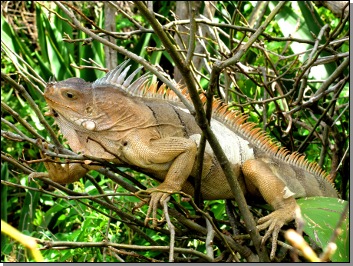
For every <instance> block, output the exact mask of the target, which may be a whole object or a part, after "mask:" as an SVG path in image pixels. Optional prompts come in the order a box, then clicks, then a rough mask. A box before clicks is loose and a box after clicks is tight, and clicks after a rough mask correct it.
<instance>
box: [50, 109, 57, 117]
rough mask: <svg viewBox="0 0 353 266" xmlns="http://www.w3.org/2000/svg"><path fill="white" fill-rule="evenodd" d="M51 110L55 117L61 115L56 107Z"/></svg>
mask: <svg viewBox="0 0 353 266" xmlns="http://www.w3.org/2000/svg"><path fill="white" fill-rule="evenodd" d="M51 111H52V113H53V116H54V117H58V116H59V114H58V112H57V111H55V110H54V109H52V110H51Z"/></svg>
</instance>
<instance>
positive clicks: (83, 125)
mask: <svg viewBox="0 0 353 266" xmlns="http://www.w3.org/2000/svg"><path fill="white" fill-rule="evenodd" d="M127 64H128V61H125V62H123V63H122V64H120V65H119V66H118V67H117V68H116V69H114V70H112V71H110V72H109V73H108V74H107V75H106V76H105V77H103V78H100V79H97V80H96V81H95V82H93V83H89V82H86V81H84V80H82V79H80V78H69V79H66V80H63V81H60V82H49V83H48V84H47V87H46V89H45V92H44V97H45V99H46V101H47V103H48V106H49V108H50V115H52V116H53V117H54V119H55V121H56V123H57V124H58V125H59V128H60V130H61V132H62V134H63V135H64V137H65V138H66V139H67V140H68V143H69V145H70V147H71V149H72V150H73V151H75V152H80V153H82V154H85V155H90V156H94V157H98V158H102V159H105V160H107V161H109V162H112V163H115V164H117V165H130V166H133V167H137V168H138V169H140V171H141V172H143V173H146V174H150V175H152V176H154V177H155V178H156V179H157V180H158V181H159V182H160V184H159V185H158V186H157V187H156V188H150V189H148V190H147V192H148V193H150V195H151V197H150V201H149V209H148V213H147V216H146V222H148V220H149V219H150V218H149V216H150V215H151V216H152V218H153V219H152V220H153V225H156V211H157V208H158V206H159V204H160V205H162V204H163V203H164V202H165V201H166V200H167V199H168V197H169V195H170V194H171V193H172V192H176V191H183V192H185V193H187V194H190V195H191V196H193V195H194V186H193V177H195V176H197V173H198V169H197V164H196V161H197V158H196V157H197V151H198V145H199V143H200V138H201V133H202V131H201V129H200V128H199V126H198V125H197V123H196V121H195V118H194V117H193V116H192V115H191V114H190V113H189V111H188V110H187V109H186V108H185V106H184V105H183V104H182V103H181V102H180V101H179V100H178V97H177V96H176V95H175V94H174V93H173V92H172V91H170V90H167V89H166V88H165V86H163V85H162V86H161V87H159V88H157V83H153V84H148V76H147V75H143V76H141V77H140V78H138V79H136V80H135V81H134V82H132V81H133V79H134V77H135V76H136V74H137V73H138V72H139V70H140V69H141V68H139V69H137V70H135V71H134V72H133V73H132V74H130V75H129V76H127V73H128V71H129V68H130V66H127ZM183 93H184V94H185V95H186V96H187V93H186V91H184V92H183ZM203 101H205V99H203ZM210 124H211V129H212V130H213V131H214V133H215V135H216V137H217V139H218V141H219V142H220V145H221V146H222V148H223V149H224V151H225V153H226V155H227V158H228V159H229V161H230V162H231V164H232V167H233V170H234V172H235V173H236V175H237V178H238V180H239V183H240V185H241V188H242V190H243V192H244V194H245V196H246V197H247V198H258V197H259V198H262V199H264V200H265V201H266V202H267V203H269V204H270V205H271V206H272V207H273V208H274V211H273V212H272V213H271V214H269V215H268V216H265V217H263V218H261V219H259V221H258V229H259V230H263V229H266V228H268V230H267V232H266V233H265V235H264V237H263V240H262V241H263V243H264V242H265V241H266V240H267V239H268V238H269V237H270V236H272V251H271V257H273V256H274V254H275V251H276V243H277V237H278V233H279V230H280V228H281V227H282V226H283V225H284V224H285V223H287V222H289V221H292V220H293V219H295V212H296V210H297V208H299V207H298V205H297V203H296V201H295V198H299V197H310V196H327V197H338V193H337V191H336V190H335V188H334V186H333V184H332V183H331V181H330V179H329V175H328V174H326V173H325V172H324V171H323V170H322V169H321V168H320V167H319V166H318V165H317V164H316V163H312V162H308V161H307V160H306V159H305V157H304V156H303V155H300V154H298V153H296V152H294V153H290V152H289V151H288V150H287V149H285V148H283V147H280V146H279V145H278V144H277V143H276V142H274V141H273V140H272V139H271V138H270V137H269V136H268V135H267V134H266V133H265V132H263V131H262V130H261V129H260V128H258V127H256V125H255V124H254V123H250V122H246V116H245V115H244V114H241V113H240V112H237V111H232V110H228V106H227V105H225V104H222V103H221V102H220V101H219V100H215V101H214V108H213V116H212V119H211V123H210ZM45 166H46V168H47V170H48V173H49V176H50V178H51V179H52V180H54V181H56V182H58V183H63V184H66V183H72V182H74V181H76V180H78V179H80V178H81V177H83V176H84V175H85V174H86V173H87V172H88V171H89V170H90V169H97V167H98V166H90V165H85V166H84V167H83V166H81V164H78V163H75V164H72V165H70V166H65V167H62V166H61V165H60V164H56V163H48V162H46V163H45ZM201 196H202V199H204V200H215V199H231V198H233V196H232V192H231V189H230V187H229V185H228V182H227V179H226V177H225V175H224V173H223V171H222V169H221V166H220V164H219V163H218V161H217V159H216V157H215V155H214V153H213V151H212V149H211V147H210V146H209V145H208V144H207V145H206V149H205V154H204V161H203V166H202V177H201Z"/></svg>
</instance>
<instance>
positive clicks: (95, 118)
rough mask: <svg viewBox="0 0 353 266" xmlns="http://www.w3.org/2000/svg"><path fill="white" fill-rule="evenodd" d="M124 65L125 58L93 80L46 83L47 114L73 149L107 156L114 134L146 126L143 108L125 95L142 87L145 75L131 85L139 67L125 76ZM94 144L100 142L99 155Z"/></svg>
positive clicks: (127, 68)
mask: <svg viewBox="0 0 353 266" xmlns="http://www.w3.org/2000/svg"><path fill="white" fill-rule="evenodd" d="M126 64H127V61H125V62H124V63H123V64H121V65H119V66H118V67H117V68H116V69H114V70H112V71H110V72H109V73H108V74H107V75H106V76H105V77H103V78H100V79H98V80H96V81H95V82H93V83H90V82H86V81H84V80H83V79H81V78H69V79H66V80H63V81H59V82H48V84H47V87H46V89H45V91H44V98H45V100H46V102H47V104H48V106H49V110H50V112H49V115H51V116H53V117H54V119H55V121H56V123H57V124H58V125H59V127H60V130H61V132H62V134H63V135H64V137H65V138H66V139H67V140H68V142H69V145H70V147H71V148H72V149H73V150H74V151H76V152H86V153H87V154H93V152H92V151H95V156H100V157H102V158H107V157H111V156H104V155H103V153H104V152H105V150H107V149H108V148H107V146H111V147H113V146H114V145H115V144H112V141H116V140H117V139H118V133H119V134H121V133H122V132H127V131H128V130H131V129H133V128H136V127H146V124H147V123H149V118H148V116H147V115H146V111H145V110H144V109H143V108H142V107H141V106H140V104H138V102H136V100H135V99H133V97H130V96H128V95H127V91H128V90H132V91H133V90H138V89H140V88H141V87H142V86H144V84H145V82H146V80H147V79H146V76H142V77H140V78H139V79H137V80H136V81H135V82H133V83H132V84H131V81H132V79H133V78H134V76H135V75H136V73H137V72H138V71H139V70H140V69H137V70H136V71H134V72H133V73H132V74H131V75H130V76H128V77H126V76H127V72H128V70H129V66H128V67H125V66H126ZM142 113H144V115H141V114H142ZM88 140H92V141H91V142H92V143H90V142H89V141H88ZM93 142H94V143H93ZM108 142H109V143H108ZM95 143H96V144H95ZM97 143H98V144H97ZM97 145H98V146H99V145H100V146H103V145H104V147H102V148H101V149H102V152H101V154H97V152H96V151H97V149H99V147H98V146H97Z"/></svg>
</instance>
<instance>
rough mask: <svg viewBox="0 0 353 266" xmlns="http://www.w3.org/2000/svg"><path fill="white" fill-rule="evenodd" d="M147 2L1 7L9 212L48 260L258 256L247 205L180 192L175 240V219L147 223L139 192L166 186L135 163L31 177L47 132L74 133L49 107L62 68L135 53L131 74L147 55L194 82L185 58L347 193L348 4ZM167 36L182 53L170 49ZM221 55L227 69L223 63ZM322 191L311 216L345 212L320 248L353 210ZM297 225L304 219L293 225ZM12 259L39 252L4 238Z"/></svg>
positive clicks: (85, 69) (51, 138)
mask: <svg viewBox="0 0 353 266" xmlns="http://www.w3.org/2000/svg"><path fill="white" fill-rule="evenodd" d="M150 3H151V2H150ZM148 8H149V9H150V10H153V11H154V16H151V18H149V17H148V16H146V14H145V13H144V12H141V8H137V7H136V6H135V5H133V4H132V2H127V1H126V2H122V1H117V2H97V1H95V2H89V1H88V2H87V1H85V2H61V3H60V2H59V3H57V4H55V3H53V2H31V1H27V2H22V1H12V2H10V1H4V2H2V3H1V10H2V16H1V36H2V38H1V49H2V53H1V77H2V83H1V104H2V105H1V106H2V113H1V119H2V120H1V121H2V133H1V156H2V163H1V218H2V220H4V221H6V222H7V223H9V224H11V225H12V226H13V227H15V228H17V229H18V230H19V231H20V232H22V233H23V234H25V235H29V236H32V237H34V238H35V239H37V241H38V243H39V244H40V245H39V247H41V253H42V255H43V257H44V259H45V260H46V261H62V262H63V261H75V262H77V261H96V262H102V261H107V262H116V261H134V262H148V261H149V262H152V261H156V262H158V261H168V260H174V261H180V262H184V261H193V262H197V261H212V260H215V261H222V262H226V261H244V260H251V259H252V258H254V255H255V254H256V250H255V248H254V246H253V242H252V241H251V239H250V237H249V235H248V234H247V231H246V228H245V225H244V223H243V219H242V217H241V214H240V212H239V210H238V207H237V206H236V204H235V202H231V201H227V202H225V201H223V200H218V201H205V202H203V203H198V202H197V204H194V203H193V201H190V200H189V201H185V200H184V199H185V197H183V196H182V195H174V196H173V201H171V203H169V205H168V206H169V215H170V218H171V222H172V224H173V225H174V226H175V228H174V229H175V239H173V237H172V236H171V231H172V230H171V228H170V227H171V226H170V224H169V223H167V222H165V221H162V222H161V223H160V226H159V227H158V228H155V229H152V228H149V227H148V226H146V225H144V223H143V221H144V218H145V215H146V211H147V206H146V205H145V206H143V207H141V208H140V209H136V210H135V211H134V212H133V213H132V210H133V209H134V206H135V204H136V203H138V202H140V199H139V198H138V197H136V195H135V194H134V193H133V192H135V191H137V190H138V189H141V188H146V187H147V188H148V187H152V186H154V185H156V182H155V181H153V180H152V179H151V178H149V177H146V176H144V175H142V174H140V173H137V172H135V171H132V170H131V169H126V168H119V169H117V168H116V167H114V166H112V165H108V166H107V165H106V167H107V169H109V170H110V171H109V172H107V171H106V172H104V171H101V172H97V171H92V172H90V174H89V175H87V176H86V177H85V178H83V179H82V180H81V181H80V182H75V183H73V184H70V185H67V186H65V187H64V186H60V185H58V184H56V183H54V182H50V180H47V179H43V178H41V179H29V178H28V175H29V174H30V173H32V172H45V171H46V170H45V167H44V165H43V164H42V163H41V160H40V158H41V156H40V154H39V147H40V145H39V142H38V140H39V139H40V140H42V141H45V142H48V143H51V144H57V143H60V142H61V143H63V142H64V140H63V139H62V136H61V135H60V134H58V133H57V132H58V128H57V126H56V125H53V119H52V118H51V117H45V116H44V113H45V111H46V108H45V107H46V103H45V101H44V98H43V90H44V88H45V83H46V82H47V81H48V80H49V79H50V78H51V77H53V76H54V77H55V78H56V79H57V80H63V79H66V78H69V77H73V76H75V77H81V78H83V79H85V80H87V81H93V80H95V79H96V78H99V77H102V76H104V74H105V72H107V71H108V70H109V69H112V68H114V67H115V66H116V65H118V64H119V63H121V62H122V61H124V60H125V59H127V58H130V59H132V60H131V64H132V70H134V69H136V68H137V66H138V65H139V64H141V65H143V66H145V70H146V71H150V72H152V73H154V74H155V75H156V77H154V78H158V79H159V80H165V79H167V80H172V79H174V80H175V81H176V82H177V83H179V84H181V85H182V86H183V85H185V84H186V83H185V77H186V74H185V71H183V70H182V69H178V67H176V66H178V62H176V61H175V60H174V58H175V57H177V56H179V58H182V60H183V61H184V62H185V65H186V68H187V69H188V70H189V72H188V73H189V74H190V75H192V77H193V80H194V81H195V84H196V86H197V89H198V90H199V91H208V92H210V89H211V92H212V93H214V94H215V96H216V97H218V98H220V99H221V100H222V101H224V102H227V103H228V104H229V106H230V108H232V109H235V110H239V111H241V112H243V113H246V114H248V115H249V120H250V121H253V122H256V123H257V124H259V126H260V127H262V128H263V129H264V130H265V131H266V132H268V134H269V135H271V136H272V137H273V138H274V139H275V140H276V141H278V142H279V143H281V145H282V146H284V147H286V148H288V149H289V150H290V151H298V152H300V153H304V154H305V155H306V156H307V158H308V160H309V161H316V162H318V163H319V165H320V166H321V167H322V168H323V169H325V170H326V171H327V172H328V173H330V176H331V178H332V179H333V180H334V183H335V186H336V188H337V190H338V191H339V193H340V196H341V198H342V199H345V200H347V197H348V195H349V67H348V66H349V46H348V45H349V22H348V18H349V15H348V12H344V11H339V12H336V11H335V10H332V8H331V7H330V6H328V7H324V6H321V7H319V6H316V5H315V4H314V3H312V2H288V1H286V2H285V3H284V2H283V3H281V2H277V1H268V2H266V1H259V2H257V4H255V2H254V1H251V2H248V1H238V2H235V1H225V2H222V1H219V2H217V1H212V2H201V1H192V2H174V1H156V2H154V3H153V5H152V6H148ZM347 10H348V7H347ZM155 21H157V22H159V23H160V24H161V25H162V26H163V28H162V29H161V32H157V31H156V30H155V28H154V27H152V26H153V22H155ZM190 21H191V22H192V23H190ZM163 34H164V35H165V36H167V38H168V39H169V41H172V42H173V45H174V47H175V49H171V48H170V47H165V44H164V42H165V40H163V39H161V38H160V36H162V35H163ZM146 62H149V64H148V63H146ZM216 62H217V64H218V65H219V64H221V65H222V66H224V67H223V68H222V69H221V71H219V72H218V73H217V71H215V68H214V65H217V64H215V63H216ZM132 70H131V71H132ZM214 81H216V83H212V82H214ZM173 84H176V83H173V82H171V85H173ZM212 84H216V86H212ZM49 147H50V148H51V150H52V151H54V152H55V151H56V150H55V146H49ZM54 155H55V153H54ZM61 158H62V157H61ZM62 160H63V162H68V160H64V159H62ZM103 173H104V174H103ZM315 200H317V201H318V202H319V203H318V204H317V206H318V207H315V210H313V209H310V208H309V210H308V207H310V206H314V205H315V204H314V203H306V202H302V203H301V204H303V205H301V206H303V212H305V210H307V212H308V213H314V214H315V215H314V216H318V215H319V214H318V215H316V212H315V211H317V209H319V208H320V206H325V207H327V208H331V210H333V212H335V213H336V214H337V215H336V216H335V217H334V218H332V217H331V216H330V217H328V216H324V217H323V218H320V219H319V221H318V224H319V225H321V224H320V223H323V222H326V224H322V225H323V227H326V228H330V230H328V232H325V233H324V235H323V236H321V235H319V237H322V239H320V240H323V239H325V240H323V241H322V242H323V243H314V242H315V239H311V238H310V237H309V236H311V233H312V232H313V228H311V229H310V228H305V229H304V231H305V233H306V234H304V237H305V240H307V241H308V242H309V243H310V244H311V246H312V247H313V248H314V249H315V251H316V253H317V254H318V255H320V254H322V252H323V249H325V248H326V244H327V242H328V241H329V240H330V237H331V235H332V232H333V228H335V226H336V224H337V220H339V218H342V220H344V222H343V225H342V226H343V227H344V226H347V219H348V218H344V216H343V215H346V214H347V213H346V212H342V208H343V207H342V206H345V204H344V203H346V202H345V201H344V202H343V203H341V204H338V205H337V204H335V203H334V202H332V201H331V202H326V201H324V200H323V199H315ZM234 204H235V205H234ZM310 204H312V205H310ZM342 204H343V205H342ZM339 205H342V206H339ZM315 206H316V205H315ZM251 211H252V213H253V215H254V217H255V220H256V219H258V217H262V216H263V215H265V214H266V213H267V210H266V206H257V208H255V207H252V208H251ZM160 215H161V217H162V216H163V212H162V211H161V212H160ZM346 217H348V216H346ZM314 218H315V217H314ZM314 218H313V219H314ZM331 219H332V220H331ZM327 224H329V226H328V225H327ZM330 226H332V227H330ZM288 227H290V228H294V223H293V224H290V225H288ZM284 229H287V227H285V228H284ZM343 232H344V233H343V234H341V235H339V236H337V235H335V236H334V238H332V239H331V241H333V242H337V245H338V251H337V252H336V253H335V255H334V257H332V258H331V259H332V260H334V261H347V260H348V245H346V244H348V236H349V233H348V232H347V229H344V230H343ZM212 235H213V238H212ZM210 239H211V240H210ZM316 240H317V239H316ZM281 241H285V240H284V238H281ZM319 242H320V241H319ZM282 243H283V242H282ZM172 244H173V245H174V254H172V257H171V256H170V252H169V251H170V246H172ZM267 246H268V248H269V249H270V244H269V243H268V244H267ZM210 248H211V249H210ZM288 248H289V247H288V245H287V246H286V244H284V243H283V244H281V248H279V250H278V252H277V256H276V258H275V260H276V261H298V260H299V261H305V260H308V258H304V257H303V256H302V255H298V253H297V252H293V253H290V252H288ZM213 256H214V257H213ZM265 259H266V258H265V257H263V256H262V255H261V256H260V260H265ZM1 260H2V261H33V258H32V257H31V255H30V254H29V253H28V250H27V249H25V248H23V246H22V245H21V244H19V243H18V242H16V241H14V240H13V239H11V238H9V237H5V236H4V235H2V237H1Z"/></svg>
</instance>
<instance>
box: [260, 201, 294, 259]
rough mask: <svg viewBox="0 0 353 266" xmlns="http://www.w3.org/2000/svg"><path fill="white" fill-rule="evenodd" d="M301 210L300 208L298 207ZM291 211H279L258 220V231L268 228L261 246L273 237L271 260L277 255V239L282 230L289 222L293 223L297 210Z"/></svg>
mask: <svg viewBox="0 0 353 266" xmlns="http://www.w3.org/2000/svg"><path fill="white" fill-rule="evenodd" d="M298 208H299V207H298ZM290 209H291V208H289V209H284V208H283V209H278V210H276V211H274V212H272V213H270V214H269V215H267V216H265V217H262V218H260V219H259V220H258V226H257V229H258V230H259V231H262V230H264V229H266V228H268V229H267V232H266V233H265V235H264V236H263V238H262V241H261V244H262V245H264V244H265V242H266V241H267V240H268V239H269V238H270V237H271V236H272V247H271V253H270V259H271V260H273V258H274V257H275V254H276V250H277V238H278V234H279V231H280V229H281V228H282V226H283V225H284V224H286V223H287V222H289V221H292V220H293V219H294V217H295V209H294V210H290Z"/></svg>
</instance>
